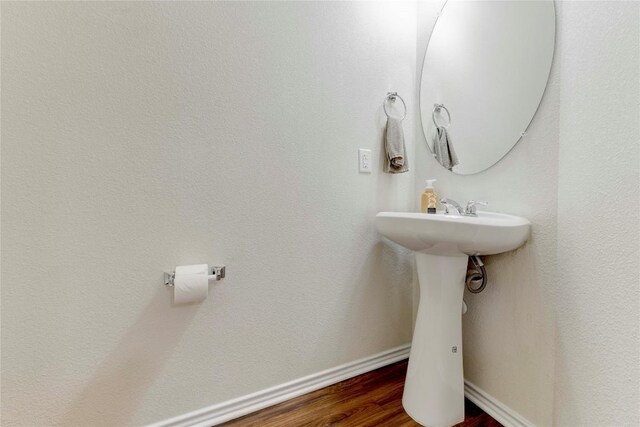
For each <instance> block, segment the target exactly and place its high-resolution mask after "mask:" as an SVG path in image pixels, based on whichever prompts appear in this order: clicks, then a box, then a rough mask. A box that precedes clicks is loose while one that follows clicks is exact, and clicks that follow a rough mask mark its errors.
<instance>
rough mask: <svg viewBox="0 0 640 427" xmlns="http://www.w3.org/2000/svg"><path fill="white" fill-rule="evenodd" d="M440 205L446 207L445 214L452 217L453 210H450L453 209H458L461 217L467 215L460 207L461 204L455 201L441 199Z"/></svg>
mask: <svg viewBox="0 0 640 427" xmlns="http://www.w3.org/2000/svg"><path fill="white" fill-rule="evenodd" d="M440 204H441V205H442V206H444V213H445V214H446V215H451V210H450V209H451V208H454V209H456V210H457V211H458V213H459V214H460V215H465V213H464V209H462V206H460V204H459V203H458V202H456V201H455V200H453V199H447V198H443V199H440Z"/></svg>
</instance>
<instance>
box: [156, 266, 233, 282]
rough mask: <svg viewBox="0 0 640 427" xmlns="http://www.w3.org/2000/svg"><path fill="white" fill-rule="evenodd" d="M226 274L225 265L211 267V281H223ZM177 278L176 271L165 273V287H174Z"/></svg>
mask: <svg viewBox="0 0 640 427" xmlns="http://www.w3.org/2000/svg"><path fill="white" fill-rule="evenodd" d="M225 272H226V268H225V266H224V265H218V266H214V265H212V266H209V272H208V274H209V278H210V279H211V280H221V279H224V276H225ZM175 278H176V272H175V271H172V272H170V273H167V272H165V273H164V284H165V286H173V283H174V280H175Z"/></svg>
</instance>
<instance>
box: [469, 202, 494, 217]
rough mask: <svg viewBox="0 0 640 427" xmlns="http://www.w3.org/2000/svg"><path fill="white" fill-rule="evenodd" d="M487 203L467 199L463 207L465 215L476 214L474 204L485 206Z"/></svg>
mask: <svg viewBox="0 0 640 427" xmlns="http://www.w3.org/2000/svg"><path fill="white" fill-rule="evenodd" d="M488 204H489V203H487V202H478V201H475V200H469V202H468V203H467V207H466V208H465V209H464V214H465V215H471V216H476V215H477V213H476V206H487V205H488Z"/></svg>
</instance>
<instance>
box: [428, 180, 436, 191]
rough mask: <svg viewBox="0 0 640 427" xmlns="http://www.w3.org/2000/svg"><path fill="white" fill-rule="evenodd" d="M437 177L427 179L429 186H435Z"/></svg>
mask: <svg viewBox="0 0 640 427" xmlns="http://www.w3.org/2000/svg"><path fill="white" fill-rule="evenodd" d="M436 181H437V180H436V179H427V180H426V183H427V188H431V189H432V188H433V183H434V182H436Z"/></svg>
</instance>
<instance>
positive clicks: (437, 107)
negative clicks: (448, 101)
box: [431, 104, 451, 129]
mask: <svg viewBox="0 0 640 427" xmlns="http://www.w3.org/2000/svg"><path fill="white" fill-rule="evenodd" d="M442 110H444V111H446V112H447V117H448V119H449V120H448V122H449V124H448V125H447V126H442V127H444V128H445V129H448V128H449V126H451V113H449V110H447V107H445V106H444V104H433V112H432V113H431V118H432V119H433V124H434V125H436V127H440V125H439V124H438V122H437V121H436V111H437V112H441V111H442Z"/></svg>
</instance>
